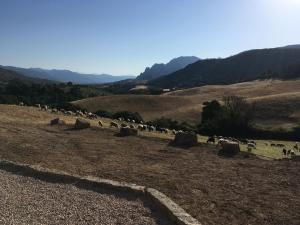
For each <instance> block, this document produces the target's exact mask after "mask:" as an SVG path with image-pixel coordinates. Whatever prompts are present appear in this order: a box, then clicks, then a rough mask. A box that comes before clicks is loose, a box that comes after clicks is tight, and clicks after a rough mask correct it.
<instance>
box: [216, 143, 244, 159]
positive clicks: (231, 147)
mask: <svg viewBox="0 0 300 225" xmlns="http://www.w3.org/2000/svg"><path fill="white" fill-rule="evenodd" d="M221 146H222V148H221V149H220V151H219V155H222V156H227V157H233V156H235V155H237V154H239V153H240V151H241V150H240V145H239V143H237V142H231V141H226V142H222V143H221Z"/></svg>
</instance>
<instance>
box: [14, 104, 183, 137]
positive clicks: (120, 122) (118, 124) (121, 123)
mask: <svg viewBox="0 0 300 225" xmlns="http://www.w3.org/2000/svg"><path fill="white" fill-rule="evenodd" d="M19 105H20V106H24V103H20V104H19ZM35 107H37V108H39V109H40V110H42V111H48V112H51V113H55V114H57V113H62V114H63V115H66V116H77V117H82V118H88V119H98V116H97V115H96V114H94V113H91V112H87V111H81V110H76V111H75V112H74V111H70V110H65V109H58V108H51V107H50V106H48V105H40V104H36V105H35ZM98 125H99V126H100V127H103V122H102V121H101V120H99V121H98ZM110 127H112V128H113V127H114V128H119V129H122V128H130V129H137V130H140V131H149V132H154V131H157V132H160V133H165V134H168V133H169V134H173V135H176V134H177V133H185V132H184V131H182V130H174V129H173V130H170V129H167V128H161V127H155V126H152V125H147V124H143V122H140V123H136V121H135V120H130V119H124V118H118V119H117V120H115V121H111V122H110Z"/></svg>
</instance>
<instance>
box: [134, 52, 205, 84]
mask: <svg viewBox="0 0 300 225" xmlns="http://www.w3.org/2000/svg"><path fill="white" fill-rule="evenodd" d="M199 60H200V59H199V58H197V57H195V56H181V57H178V58H175V59H172V60H171V61H170V62H168V63H166V64H164V63H160V64H154V65H153V66H152V67H151V68H150V67H147V68H146V69H145V71H144V72H143V73H141V74H140V75H139V76H138V77H137V80H152V79H155V78H158V77H162V76H164V75H168V74H170V73H173V72H175V71H177V70H180V69H183V68H184V67H186V66H187V65H189V64H192V63H194V62H197V61H199Z"/></svg>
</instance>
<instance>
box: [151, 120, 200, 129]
mask: <svg viewBox="0 0 300 225" xmlns="http://www.w3.org/2000/svg"><path fill="white" fill-rule="evenodd" d="M147 124H148V125H152V126H155V127H158V128H168V129H175V130H184V131H195V130H196V129H195V127H194V126H193V125H191V124H189V123H187V122H178V121H177V120H173V119H170V118H165V117H161V118H159V119H156V120H153V121H149V122H147Z"/></svg>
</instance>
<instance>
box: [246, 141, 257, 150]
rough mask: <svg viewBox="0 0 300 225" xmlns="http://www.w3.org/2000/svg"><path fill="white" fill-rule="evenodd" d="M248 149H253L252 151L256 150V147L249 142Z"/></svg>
mask: <svg viewBox="0 0 300 225" xmlns="http://www.w3.org/2000/svg"><path fill="white" fill-rule="evenodd" d="M248 147H249V148H254V149H255V148H256V145H255V144H254V143H250V142H249V143H248Z"/></svg>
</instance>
